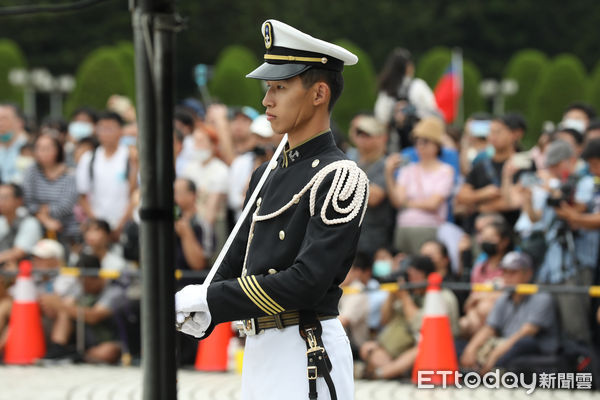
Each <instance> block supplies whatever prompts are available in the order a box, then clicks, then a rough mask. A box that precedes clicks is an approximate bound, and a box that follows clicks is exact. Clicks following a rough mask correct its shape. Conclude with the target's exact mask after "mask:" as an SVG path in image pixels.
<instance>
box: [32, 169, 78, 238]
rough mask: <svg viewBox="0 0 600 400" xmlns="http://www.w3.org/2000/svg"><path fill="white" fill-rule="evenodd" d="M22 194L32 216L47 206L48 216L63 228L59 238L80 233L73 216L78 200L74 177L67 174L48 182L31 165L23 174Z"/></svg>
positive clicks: (39, 171) (41, 173) (70, 236)
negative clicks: (58, 222)
mask: <svg viewBox="0 0 600 400" xmlns="http://www.w3.org/2000/svg"><path fill="white" fill-rule="evenodd" d="M23 194H24V196H25V206H26V207H27V209H28V210H29V212H30V213H31V214H32V215H35V214H36V213H37V212H38V210H39V208H40V206H42V205H44V204H47V205H48V207H49V209H50V216H51V217H52V218H54V219H57V220H59V221H60V223H61V224H62V226H63V229H62V232H61V236H63V237H68V238H72V237H76V236H77V235H78V234H79V233H80V231H79V224H78V223H77V221H76V220H75V215H74V214H73V207H74V206H75V204H76V203H77V198H78V194H77V187H76V184H75V175H73V174H72V173H68V172H67V173H64V174H63V175H61V176H60V177H59V178H58V179H56V180H50V179H48V178H47V177H46V176H45V175H44V173H43V172H42V170H41V169H40V168H39V167H38V166H37V165H33V166H31V167H30V168H29V169H28V170H27V171H26V172H25V177H24V179H23Z"/></svg>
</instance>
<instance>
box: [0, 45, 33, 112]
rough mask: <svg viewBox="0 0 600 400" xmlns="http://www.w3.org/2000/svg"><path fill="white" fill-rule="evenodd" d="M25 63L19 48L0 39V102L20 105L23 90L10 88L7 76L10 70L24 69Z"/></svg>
mask: <svg viewBox="0 0 600 400" xmlns="http://www.w3.org/2000/svg"><path fill="white" fill-rule="evenodd" d="M26 66H27V61H26V60H25V56H24V55H23V52H22V51H21V49H20V48H19V46H18V45H17V44H16V43H15V42H13V41H12V40H9V39H0V101H8V102H12V103H17V104H20V105H22V103H23V89H22V88H18V87H15V86H12V85H11V84H10V82H9V81H8V74H9V73H10V71H11V70H12V69H15V68H25V67H26Z"/></svg>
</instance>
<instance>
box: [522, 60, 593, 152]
mask: <svg viewBox="0 0 600 400" xmlns="http://www.w3.org/2000/svg"><path fill="white" fill-rule="evenodd" d="M586 83H587V76H586V72H585V68H584V66H583V64H582V63H581V61H580V60H579V59H578V58H576V57H574V56H573V55H571V54H561V55H559V56H557V57H556V58H555V59H554V60H552V62H551V63H550V65H549V66H548V67H547V68H545V70H544V73H543V74H542V76H541V78H540V80H539V82H538V84H537V86H536V88H535V90H534V94H533V99H532V103H531V106H532V118H531V121H530V128H529V129H528V137H527V138H526V141H525V142H526V144H531V143H533V142H535V140H537V137H538V136H539V133H540V130H541V127H542V124H543V122H544V121H553V122H559V121H560V119H561V117H562V114H563V112H564V111H565V108H566V107H567V106H568V105H569V104H571V103H573V102H575V101H585V99H586Z"/></svg>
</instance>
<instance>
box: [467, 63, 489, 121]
mask: <svg viewBox="0 0 600 400" xmlns="http://www.w3.org/2000/svg"><path fill="white" fill-rule="evenodd" d="M463 79H464V82H463V106H464V112H463V115H464V118H465V119H466V118H468V117H469V115H471V114H473V113H475V112H478V111H483V110H484V102H483V98H482V97H481V95H480V94H479V84H480V83H481V73H480V72H479V68H477V66H476V65H475V64H474V63H472V62H471V61H469V60H464V61H463Z"/></svg>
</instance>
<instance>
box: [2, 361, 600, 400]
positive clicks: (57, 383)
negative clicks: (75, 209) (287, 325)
mask: <svg viewBox="0 0 600 400" xmlns="http://www.w3.org/2000/svg"><path fill="white" fill-rule="evenodd" d="M141 380H142V372H141V370H140V369H139V368H134V367H131V368H124V367H105V366H91V365H64V366H52V367H12V366H0V400H38V399H39V400H137V399H141ZM178 385H179V396H178V398H179V399H180V400H234V399H239V398H240V377H239V375H237V374H234V373H223V374H220V373H200V372H196V371H190V370H181V371H179V376H178ZM282 398H285V395H283V396H282ZM480 398H486V399H491V400H496V399H497V400H524V399H541V400H546V399H556V400H564V399H577V400H579V399H581V400H584V399H585V400H587V399H589V400H592V399H598V398H600V394H599V393H598V392H591V391H588V390H573V391H558V390H553V391H549V390H539V389H538V390H536V391H534V393H533V394H532V395H531V396H530V395H527V394H526V392H525V389H522V388H519V389H512V390H509V389H500V390H490V389H456V388H452V389H435V390H428V389H418V388H417V387H415V386H413V385H409V384H401V383H397V382H375V381H357V382H356V400H380V399H381V400H384V399H385V400H388V399H402V400H405V399H410V400H454V399H456V400H463V399H473V400H475V399H480ZM165 400H169V399H165ZM340 400H348V399H340Z"/></svg>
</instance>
